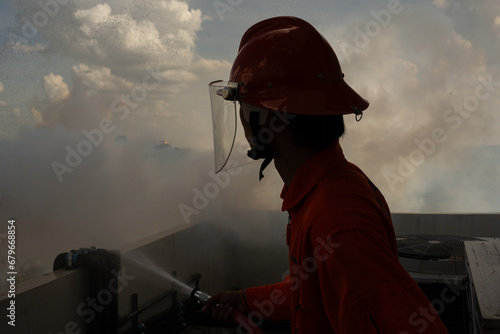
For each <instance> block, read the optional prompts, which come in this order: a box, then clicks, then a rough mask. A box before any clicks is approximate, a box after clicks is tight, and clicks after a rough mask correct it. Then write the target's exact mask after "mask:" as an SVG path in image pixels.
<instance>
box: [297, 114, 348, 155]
mask: <svg viewBox="0 0 500 334" xmlns="http://www.w3.org/2000/svg"><path fill="white" fill-rule="evenodd" d="M290 126H291V130H292V138H293V142H294V143H295V144H296V145H298V146H306V147H310V148H312V149H320V150H322V149H326V148H328V147H330V146H331V145H332V144H333V143H335V142H336V141H337V140H338V139H339V138H340V137H341V136H342V135H343V134H344V132H345V125H344V118H343V116H342V115H327V116H312V115H296V116H295V117H294V118H293V119H291V120H290Z"/></svg>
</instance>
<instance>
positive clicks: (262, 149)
mask: <svg viewBox="0 0 500 334" xmlns="http://www.w3.org/2000/svg"><path fill="white" fill-rule="evenodd" d="M249 123H250V128H251V129H252V134H253V148H251V149H250V150H248V152H247V155H248V157H250V158H251V159H253V160H259V159H264V161H263V162H262V165H261V166H260V170H259V181H260V180H262V178H263V177H264V174H263V171H264V169H266V167H267V166H269V164H270V163H271V161H273V159H274V156H273V153H272V152H271V150H270V149H269V147H268V146H267V145H266V144H264V143H263V142H262V141H261V140H260V138H259V134H260V132H261V130H262V127H261V126H260V124H259V113H258V112H257V111H251V112H250V119H249Z"/></svg>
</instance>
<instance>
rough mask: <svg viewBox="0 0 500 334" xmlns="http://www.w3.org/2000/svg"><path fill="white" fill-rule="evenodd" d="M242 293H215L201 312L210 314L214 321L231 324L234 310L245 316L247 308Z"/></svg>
mask: <svg viewBox="0 0 500 334" xmlns="http://www.w3.org/2000/svg"><path fill="white" fill-rule="evenodd" d="M242 293H244V292H238V291H222V292H217V293H216V294H215V295H213V296H212V298H210V299H209V300H208V301H207V303H206V304H205V306H203V309H202V311H203V312H206V313H210V314H211V315H212V318H213V319H214V320H219V321H225V322H231V321H232V316H233V311H234V309H236V310H238V311H240V312H242V313H243V314H247V313H248V311H247V307H246V305H245V302H244V301H243V297H242Z"/></svg>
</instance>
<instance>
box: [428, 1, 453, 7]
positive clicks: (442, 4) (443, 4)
mask: <svg viewBox="0 0 500 334" xmlns="http://www.w3.org/2000/svg"><path fill="white" fill-rule="evenodd" d="M432 4H433V5H434V6H436V7H438V8H441V9H444V8H447V7H448V6H449V5H450V0H434V1H433V2H432Z"/></svg>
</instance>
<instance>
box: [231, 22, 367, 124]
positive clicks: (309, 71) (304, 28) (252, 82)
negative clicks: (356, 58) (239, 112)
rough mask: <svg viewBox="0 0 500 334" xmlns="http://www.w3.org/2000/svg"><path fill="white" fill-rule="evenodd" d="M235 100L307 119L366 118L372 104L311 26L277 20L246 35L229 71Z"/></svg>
mask: <svg viewBox="0 0 500 334" xmlns="http://www.w3.org/2000/svg"><path fill="white" fill-rule="evenodd" d="M230 81H231V82H233V83H238V86H239V87H238V92H237V97H236V98H237V99H238V101H240V102H246V103H248V104H251V105H254V106H258V107H261V108H266V109H272V110H279V111H283V112H287V113H290V114H303V115H343V114H349V113H355V114H356V115H358V116H361V115H362V111H363V110H365V109H366V108H368V101H366V100H364V99H363V98H362V97H361V96H359V95H358V94H357V93H356V92H355V91H354V90H353V89H352V88H351V87H349V85H348V84H347V83H346V82H345V81H344V79H343V74H342V70H341V68H340V64H339V61H338V59H337V56H336V55H335V52H334V51H333V49H332V47H331V46H330V44H329V43H328V42H327V41H326V39H325V38H324V37H323V36H322V35H321V34H320V33H319V32H318V31H317V30H316V29H315V28H314V27H313V26H312V25H310V24H309V23H307V22H306V21H304V20H301V19H299V18H296V17H275V18H270V19H267V20H264V21H261V22H259V23H257V24H255V25H253V26H252V27H250V28H249V29H248V30H247V31H246V33H245V34H244V35H243V37H242V39H241V43H240V47H239V50H238V55H237V57H236V59H235V61H234V64H233V67H232V69H231V74H230Z"/></svg>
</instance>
